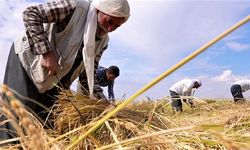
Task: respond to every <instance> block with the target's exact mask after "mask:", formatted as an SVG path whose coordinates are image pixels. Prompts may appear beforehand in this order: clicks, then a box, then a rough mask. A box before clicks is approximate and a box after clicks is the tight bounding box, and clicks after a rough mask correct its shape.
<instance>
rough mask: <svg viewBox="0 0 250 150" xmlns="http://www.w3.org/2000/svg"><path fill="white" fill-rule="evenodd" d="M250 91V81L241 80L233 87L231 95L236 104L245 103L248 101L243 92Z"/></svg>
mask: <svg viewBox="0 0 250 150" xmlns="http://www.w3.org/2000/svg"><path fill="white" fill-rule="evenodd" d="M249 89H250V80H239V81H237V82H235V83H234V84H233V85H232V86H231V93H232V95H233V98H234V102H235V103H238V102H245V101H246V99H245V98H244V97H243V94H242V93H243V92H246V91H247V90H249Z"/></svg>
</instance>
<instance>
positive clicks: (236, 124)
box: [0, 86, 250, 150]
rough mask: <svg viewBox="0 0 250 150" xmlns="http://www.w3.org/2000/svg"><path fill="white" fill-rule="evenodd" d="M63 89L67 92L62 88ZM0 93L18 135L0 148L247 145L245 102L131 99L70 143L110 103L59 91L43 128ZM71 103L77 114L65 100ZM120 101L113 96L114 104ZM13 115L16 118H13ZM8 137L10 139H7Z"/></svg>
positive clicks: (235, 148)
mask: <svg viewBox="0 0 250 150" xmlns="http://www.w3.org/2000/svg"><path fill="white" fill-rule="evenodd" d="M66 92H67V93H66ZM1 95H6V96H7V97H8V99H9V100H10V101H9V102H6V101H3V100H1V101H0V102H1V103H0V105H1V115H5V116H6V117H7V118H8V119H7V120H6V121H2V122H1V124H4V123H5V122H8V121H9V122H11V123H12V125H13V127H14V128H15V129H16V131H17V134H18V137H16V138H13V139H9V140H4V141H0V145H1V149H6V150H7V149H27V150H29V149H30V150H57V149H58V150H61V149H69V146H70V145H72V144H74V147H73V148H71V147H70V149H79V150H82V149H83V150H84V149H88V150H89V149H90V150H91V149H98V150H104V149H106V150H110V149H123V150H125V149H126V150H127V149H129V150H130V149H131V150H133V149H135V150H144V149H145V150H146V149H152V150H165V149H167V150H196V149H197V150H249V149H250V102H249V100H248V101H247V102H246V103H242V104H234V103H233V102H232V100H212V99H198V98H195V99H194V100H195V104H196V107H195V108H190V107H189V106H187V105H185V104H183V105H184V108H183V110H184V111H183V112H182V113H179V112H178V113H173V111H172V109H171V106H170V102H169V98H164V99H158V100H141V101H138V102H134V103H131V104H130V105H129V106H127V107H126V108H124V109H123V110H121V111H119V112H118V113H117V114H116V115H115V116H113V117H111V118H109V119H108V120H106V121H105V123H104V124H102V125H101V126H100V127H99V128H98V129H96V130H95V131H94V132H92V133H91V134H89V135H88V136H87V137H86V138H85V139H83V140H81V141H80V142H76V141H77V139H78V137H79V136H81V135H82V134H83V133H85V132H86V131H87V130H88V129H89V128H90V127H91V126H93V125H94V124H96V123H97V122H98V120H100V118H102V117H103V116H104V115H105V114H107V113H109V112H110V111H111V110H112V109H114V108H115V107H116V106H115V105H111V104H110V103H109V102H106V101H101V100H93V99H89V98H87V97H85V96H80V95H75V94H74V92H72V91H65V92H64V93H61V94H60V95H58V99H59V100H58V103H56V104H55V106H54V110H53V112H52V114H51V115H52V116H53V117H51V119H53V122H54V124H55V125H54V129H45V128H44V127H43V124H42V123H41V122H39V121H38V120H37V118H36V117H35V116H34V115H32V114H31V113H30V112H28V111H27V110H26V109H25V108H24V106H23V105H22V104H21V103H20V102H19V101H18V100H17V99H16V98H15V97H14V96H13V93H12V92H10V90H9V89H8V88H7V87H6V86H2V88H1ZM69 98H70V99H71V101H73V102H74V104H75V106H77V108H78V110H79V111H80V113H81V116H80V115H79V113H78V112H77V111H76V109H75V108H74V107H73V105H72V104H71V103H70V101H69ZM121 102H122V101H117V104H116V105H119V103H121ZM15 116H18V117H15ZM13 141H15V142H14V143H15V144H13Z"/></svg>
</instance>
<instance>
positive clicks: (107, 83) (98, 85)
mask: <svg viewBox="0 0 250 150" xmlns="http://www.w3.org/2000/svg"><path fill="white" fill-rule="evenodd" d="M119 75H120V70H119V68H118V67H117V66H110V67H109V68H105V67H102V66H99V67H98V69H97V70H96V74H95V85H94V96H95V97H96V98H97V99H103V100H110V101H112V102H113V101H114V100H115V95H114V81H115V79H116V78H117V77H118V76H119ZM84 76H86V75H85V74H81V75H80V76H79V81H78V86H77V92H78V94H84V95H87V93H86V92H87V91H88V90H87V89H88V84H87V81H86V78H85V77H84ZM102 87H108V99H107V98H106V96H105V95H104V93H103V89H102Z"/></svg>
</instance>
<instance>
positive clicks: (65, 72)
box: [0, 0, 130, 138]
mask: <svg viewBox="0 0 250 150" xmlns="http://www.w3.org/2000/svg"><path fill="white" fill-rule="evenodd" d="M129 16H130V8H129V4H128V2H127V0H93V1H90V0H52V1H49V2H47V3H44V4H40V5H36V6H30V7H28V8H27V9H26V10H25V11H24V12H23V21H24V25H25V33H24V34H22V35H21V36H20V37H19V38H18V39H17V40H16V41H15V42H14V44H13V45H12V47H11V50H10V54H9V58H8V63H7V66H6V71H5V77H4V83H5V84H6V85H8V86H9V87H10V88H12V89H13V90H15V91H16V92H18V93H19V94H20V95H21V96H23V97H28V98H32V99H34V100H35V101H37V102H39V103H41V104H43V105H45V106H46V107H51V106H52V105H53V104H54V102H55V100H56V99H55V95H57V94H58V90H59V89H58V88H57V87H55V86H54V85H55V84H58V85H59V86H63V87H64V88H66V89H69V87H70V85H71V83H72V82H73V81H74V80H75V79H76V78H77V77H78V76H79V74H80V73H81V72H84V71H85V72H86V74H87V80H88V85H89V93H90V96H91V97H92V96H93V85H94V70H95V69H96V68H97V66H98V62H99V60H100V58H101V56H102V53H103V52H104V50H105V49H106V48H107V44H108V41H109V38H108V33H109V32H112V31H114V30H116V29H117V28H118V27H120V26H121V25H122V24H123V23H125V22H126V21H127V19H128V18H129ZM23 97H18V99H20V101H21V102H22V103H23V104H24V105H25V106H27V107H29V108H30V109H31V110H32V111H34V112H35V113H36V114H38V115H39V116H40V117H41V118H42V119H43V120H44V119H45V118H46V115H44V114H43V111H44V109H42V108H40V107H38V106H37V105H35V104H34V103H32V102H29V101H27V100H26V99H24V98H23ZM6 126H8V124H7V125H6ZM7 128H8V127H7ZM10 135H11V133H9V132H8V133H7V132H6V133H2V132H1V133H0V138H8V137H9V136H10Z"/></svg>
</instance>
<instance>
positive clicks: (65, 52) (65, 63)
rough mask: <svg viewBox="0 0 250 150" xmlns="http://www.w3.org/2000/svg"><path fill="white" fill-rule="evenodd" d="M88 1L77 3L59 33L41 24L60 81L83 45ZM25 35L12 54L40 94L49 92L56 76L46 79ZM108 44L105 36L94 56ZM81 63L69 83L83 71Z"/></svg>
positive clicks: (80, 0)
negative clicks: (18, 60) (56, 65)
mask: <svg viewBox="0 0 250 150" xmlns="http://www.w3.org/2000/svg"><path fill="white" fill-rule="evenodd" d="M89 5H90V3H89V1H88V0H77V1H76V10H75V12H74V14H73V15H72V18H71V20H70V22H69V23H68V25H67V26H66V27H65V29H64V30H63V31H62V32H60V33H55V31H56V26H55V24H54V23H52V24H44V29H45V31H46V33H47V34H48V39H49V40H50V42H51V44H52V46H53V47H54V51H55V53H56V54H57V55H58V57H59V64H60V65H61V67H60V68H58V71H57V72H58V73H57V77H58V78H59V79H61V78H62V77H64V76H65V75H66V74H67V73H68V72H69V71H70V69H71V68H72V66H73V63H74V61H75V58H76V55H77V53H78V50H79V49H80V46H81V44H82V42H83V34H84V27H85V23H86V17H87V13H88V9H89ZM27 39H28V38H27V36H26V34H23V35H22V36H21V37H20V38H18V39H17V40H16V41H15V42H14V46H15V52H16V53H17V54H18V56H19V59H20V61H21V63H22V65H23V67H24V69H25V70H26V72H27V74H28V76H29V77H30V78H31V80H32V81H33V82H34V84H35V86H36V87H37V89H38V91H39V92H40V93H43V92H45V91H46V90H49V89H52V88H53V87H54V84H57V83H58V80H57V78H56V76H49V75H48V73H47V72H46V71H45V70H44V69H43V68H42V66H41V60H42V55H34V54H33V53H32V52H31V49H30V45H29V42H28V40H27ZM108 41H109V38H108V35H107V36H105V37H103V38H102V39H101V40H99V41H97V42H96V46H95V55H98V54H99V53H100V51H101V50H102V49H103V48H104V47H105V46H106V45H107V43H108ZM83 69H84V64H83V62H82V63H81V65H80V66H79V67H78V68H77V69H76V70H75V71H74V73H73V75H72V77H71V83H72V82H73V81H74V80H75V79H76V78H77V77H78V76H79V74H80V73H81V72H82V71H83Z"/></svg>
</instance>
